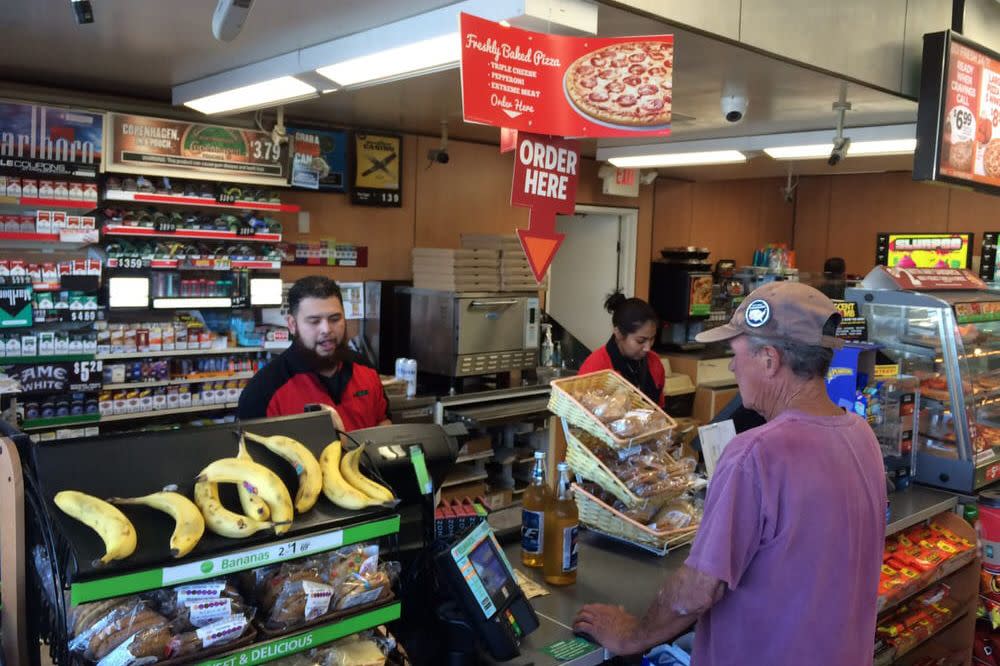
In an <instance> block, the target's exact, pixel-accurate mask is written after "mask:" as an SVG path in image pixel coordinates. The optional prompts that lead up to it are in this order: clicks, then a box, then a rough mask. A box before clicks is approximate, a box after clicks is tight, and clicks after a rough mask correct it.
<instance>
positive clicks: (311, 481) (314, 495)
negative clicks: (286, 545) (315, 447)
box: [244, 432, 323, 513]
mask: <svg viewBox="0 0 1000 666" xmlns="http://www.w3.org/2000/svg"><path fill="white" fill-rule="evenodd" d="M244 434H245V435H246V436H247V439H249V440H251V441H253V442H257V443H258V444H262V445H264V446H266V447H267V448H268V449H269V450H270V451H271V452H272V453H274V454H277V455H279V456H281V457H282V458H284V459H285V460H287V461H288V463H289V464H291V466H292V467H294V468H295V473H296V474H298V475H299V490H298V492H297V493H295V509H296V510H297V511H298V512H299V513H305V512H306V511H308V510H309V509H311V508H313V506H314V505H315V504H316V500H318V499H319V493H320V491H321V490H323V471H322V470H321V469H320V467H319V461H318V460H316V456H314V455H313V454H312V451H310V450H309V449H307V448H306V447H305V446H303V445H302V444H301V443H300V442H298V441H296V440H294V439H292V438H291V437H285V436H284V435H272V436H270V437H262V436H260V435H255V434H253V433H252V432H248V433H244Z"/></svg>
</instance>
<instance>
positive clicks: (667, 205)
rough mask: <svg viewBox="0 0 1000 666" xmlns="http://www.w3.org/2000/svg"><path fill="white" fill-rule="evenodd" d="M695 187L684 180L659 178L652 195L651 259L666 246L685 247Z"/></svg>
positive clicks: (688, 241)
mask: <svg viewBox="0 0 1000 666" xmlns="http://www.w3.org/2000/svg"><path fill="white" fill-rule="evenodd" d="M693 196H694V186H693V184H692V183H689V182H687V181H683V180H672V179H665V178H661V179H659V180H657V181H656V193H655V194H654V196H653V243H652V247H651V248H650V249H651V250H652V252H651V253H650V259H651V260H656V259H658V258H659V257H660V250H661V249H663V248H665V247H676V246H683V245H688V244H690V242H691V222H692V214H693V207H694V200H693Z"/></svg>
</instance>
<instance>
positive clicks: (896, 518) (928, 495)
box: [483, 486, 958, 666]
mask: <svg viewBox="0 0 1000 666" xmlns="http://www.w3.org/2000/svg"><path fill="white" fill-rule="evenodd" d="M957 501H958V500H957V497H956V496H955V495H952V494H951V493H947V492H943V491H939V490H934V489H931V488H925V487H923V486H911V487H909V488H907V489H906V490H902V491H899V492H896V493H893V494H891V495H890V496H889V505H890V517H889V524H888V525H887V527H886V534H887V535H889V534H894V533H896V532H899V531H901V530H905V529H907V528H908V527H912V526H913V525H916V524H917V523H920V522H921V521H924V520H927V519H928V518H932V517H934V516H936V515H938V514H940V513H942V512H945V511H951V510H954V508H955V507H956V505H957ZM579 545H580V566H579V569H578V571H577V579H576V583H575V584H573V585H569V586H566V587H556V586H550V585H546V584H545V583H544V580H543V578H542V575H541V572H540V571H539V570H536V569H528V568H527V567H525V566H523V565H522V564H521V555H520V544H519V543H510V544H508V545H507V546H505V547H504V552H505V553H506V555H507V558H508V559H509V560H510V562H511V564H512V565H513V566H514V568H515V569H517V570H518V571H519V572H520V573H522V574H524V575H525V576H526V577H528V578H530V579H531V580H532V581H534V582H536V583H539V584H541V585H543V586H544V587H545V588H546V589H547V590H549V594H548V595H546V596H542V597H535V598H534V599H531V605H532V606H533V607H534V609H535V614H536V615H537V616H538V619H539V627H538V629H537V630H535V631H534V632H533V633H531V634H530V635H528V636H527V637H526V638H525V639H524V640H523V642H522V643H521V655H520V656H518V657H515V658H513V659H511V660H508V661H504V662H495V661H493V660H491V659H489V658H488V657H487V656H486V655H483V659H484V662H483V663H487V664H498V663H502V664H504V665H505V666H593V665H596V664H603V663H604V662H605V660H607V659H610V658H611V656H612V655H610V654H608V653H607V652H606V651H605V650H604V648H602V647H600V646H594V645H591V646H588V647H586V648H585V649H581V650H580V651H579V654H577V655H576V656H574V657H572V658H568V659H556V658H554V657H553V656H552V655H550V654H549V653H548V652H546V651H545V648H547V647H549V646H552V645H553V644H555V643H559V642H561V641H573V640H574V639H575V638H576V636H575V635H574V634H573V630H572V623H573V618H574V617H575V615H576V612H577V611H578V610H579V609H580V607H581V606H583V605H585V604H588V603H615V604H621V605H622V606H624V607H625V609H626V610H627V611H628V612H630V613H632V614H634V615H641V614H642V613H644V612H645V611H646V608H647V607H648V605H649V603H650V602H651V601H652V599H653V596H654V595H655V593H656V590H657V589H658V588H659V586H660V585H661V584H662V583H663V581H664V580H665V579H666V578H667V577H668V576H669V575H670V574H671V573H673V572H674V571H676V570H677V569H679V568H680V566H681V565H682V564H684V562H685V560H686V559H687V556H688V552H689V548H688V547H682V548H680V549H678V550H676V551H674V552H671V553H669V554H667V555H666V556H665V557H662V558H660V557H653V556H651V555H649V554H648V553H646V552H644V551H642V550H639V549H638V548H635V547H633V546H629V545H626V544H623V543H619V542H616V541H612V540H610V539H607V538H604V537H601V536H599V535H597V534H594V533H593V532H589V531H587V530H581V532H580V540H579ZM622 571H627V572H628V575H627V576H621V575H616V573H618V572H622Z"/></svg>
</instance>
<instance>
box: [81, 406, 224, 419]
mask: <svg viewBox="0 0 1000 666" xmlns="http://www.w3.org/2000/svg"><path fill="white" fill-rule="evenodd" d="M237 406H238V403H235V402H213V403H203V404H199V405H191V406H190V407H176V408H174V409H157V410H153V411H148V412H132V413H128V414H104V415H102V416H101V418H100V419H99V421H100V423H114V422H115V421H133V420H139V419H157V418H161V417H167V416H178V415H180V414H197V413H199V412H220V411H223V410H228V409H236V407H237Z"/></svg>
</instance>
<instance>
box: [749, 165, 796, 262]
mask: <svg viewBox="0 0 1000 666" xmlns="http://www.w3.org/2000/svg"><path fill="white" fill-rule="evenodd" d="M756 183H757V194H758V196H759V197H760V222H759V227H758V229H757V245H756V246H757V247H764V246H765V245H767V244H769V243H785V244H786V245H788V246H789V247H790V246H791V245H792V236H793V234H794V228H795V207H794V206H793V205H792V203H791V202H789V201H785V195H784V192H783V189H782V188H783V187H784V186H785V181H784V180H783V179H781V178H766V179H762V180H759V181H756ZM752 258H753V255H751V259H752Z"/></svg>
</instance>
